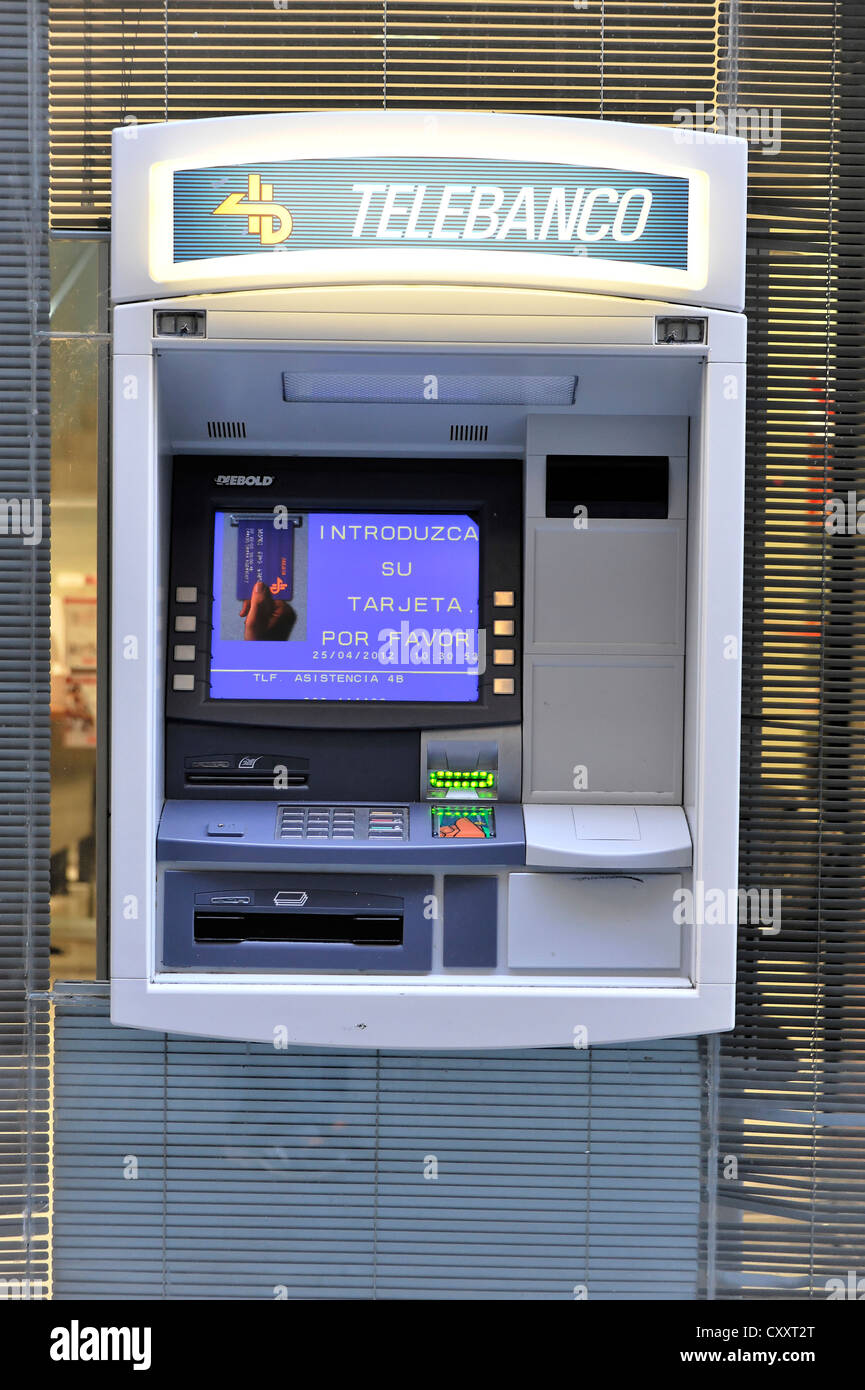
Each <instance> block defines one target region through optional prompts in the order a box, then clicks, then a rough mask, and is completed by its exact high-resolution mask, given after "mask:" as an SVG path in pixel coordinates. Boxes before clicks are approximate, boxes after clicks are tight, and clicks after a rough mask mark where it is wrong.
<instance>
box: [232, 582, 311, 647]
mask: <svg viewBox="0 0 865 1390" xmlns="http://www.w3.org/2000/svg"><path fill="white" fill-rule="evenodd" d="M240 616H241V618H245V619H246V622H245V623H244V625H243V638H244V641H245V642H284V641H285V639H286V638H287V637H288V636H289V635H290V633H291V630H292V628H293V627H294V625H295V623H296V622H297V613H296V612H295V610H294V609H293V608H292V606H291V604H290V603H285V602H284V601H283V600H282V599H275V598H274V597H273V594H272V593H271V592H270V589H269V588H268V587H267V585H266V584H264V583H263V582H262V581H261V580H260V579H259V580H257V581H256V583H255V584H254V585H253V587H252V597H251V598H248V599H244V602H243V607H242V608H241V610H240Z"/></svg>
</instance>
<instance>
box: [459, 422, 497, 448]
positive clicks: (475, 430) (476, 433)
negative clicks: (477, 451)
mask: <svg viewBox="0 0 865 1390" xmlns="http://www.w3.org/2000/svg"><path fill="white" fill-rule="evenodd" d="M489 432H490V427H489V425H451V439H454V440H457V439H458V440H460V442H461V443H463V444H483V443H484V441H485V440H486V438H487V436H488V434H489Z"/></svg>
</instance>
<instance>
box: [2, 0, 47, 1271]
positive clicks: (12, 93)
mask: <svg viewBox="0 0 865 1390" xmlns="http://www.w3.org/2000/svg"><path fill="white" fill-rule="evenodd" d="M46 38H47V34H46V23H45V16H44V14H43V12H42V10H41V8H40V7H39V6H38V5H37V4H36V3H26V4H24V3H22V4H19V5H17V6H14V7H11V8H9V7H7V10H6V13H5V14H4V17H3V49H2V53H0V168H2V172H3V196H2V198H0V323H2V325H3V332H2V333H0V404H2V420H3V429H2V438H0V498H2V499H3V508H4V520H3V526H2V528H0V789H2V819H0V1299H3V1298H6V1297H12V1298H17V1297H27V1296H32V1297H37V1296H39V1293H40V1291H44V1289H47V1284H46V1283H45V1282H44V1281H45V1280H46V1278H47V1273H48V1263H47V1259H48V1238H47V1237H48V1233H47V1213H48V1168H47V1147H48V1145H47V1136H48V1089H49V1087H48V1018H47V1014H48V1005H47V1002H46V1000H45V997H44V992H45V990H46V989H47V984H48V790H49V773H48V761H49V751H50V734H49V716H48V664H49V650H48V571H49V560H48V545H49V541H48V491H49V462H48V452H49V451H48V383H49V363H48V357H47V344H46V342H45V339H44V337H42V336H41V335H42V334H44V332H45V330H46V328H47V318H48V256H47V244H48V242H47V212H48V207H47V202H48V200H47V187H48V170H47V158H46V156H47V142H46V138H45V122H44V113H43V111H42V108H41V101H42V93H43V91H44V82H45V66H44V59H45V47H46ZM24 508H29V509H30V511H29V520H28V523H27V525H28V530H29V531H30V535H31V539H33V540H36V539H37V537H38V534H39V533H38V531H35V530H33V529H32V528H33V524H34V522H36V520H37V518H39V519H40V521H41V540H39V541H38V543H35V544H25V543H24V539H23V535H22V532H21V529H20V527H19V525H18V523H17V521H16V518H17V517H22V518H23V517H24V516H25V512H24V510H23V509H24ZM16 509H21V510H16ZM40 992H41V994H42V997H41V998H40V997H39V995H40ZM40 1281H41V1282H40Z"/></svg>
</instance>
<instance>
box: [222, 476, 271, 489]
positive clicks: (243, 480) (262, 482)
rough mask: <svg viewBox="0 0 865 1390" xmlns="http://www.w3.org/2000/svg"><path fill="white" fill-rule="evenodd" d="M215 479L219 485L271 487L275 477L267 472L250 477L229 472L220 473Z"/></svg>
mask: <svg viewBox="0 0 865 1390" xmlns="http://www.w3.org/2000/svg"><path fill="white" fill-rule="evenodd" d="M213 481H214V483H215V484H216V486H217V487H270V485H271V483H272V482H273V479H272V478H271V477H270V476H269V475H268V474H267V473H259V474H258V475H250V476H249V477H248V478H247V477H245V476H244V475H243V474H242V473H238V474H234V473H232V474H231V475H230V476H229V474H228V473H220V475H219V477H218V478H214V480H213Z"/></svg>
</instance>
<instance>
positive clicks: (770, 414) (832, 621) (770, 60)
mask: <svg viewBox="0 0 865 1390" xmlns="http://www.w3.org/2000/svg"><path fill="white" fill-rule="evenodd" d="M730 10H731V11H734V12H735V13H734V18H735V21H736V29H735V35H734V36H733V37H734V38H735V54H734V55H732V56H731V60H730V63H729V65H728V68H727V72H726V76H727V80H728V81H729V84H730V95H731V97H732V98H733V100H734V101H735V102H736V104H737V105H738V106H739V107H741V108H745V109H747V108H759V109H762V110H765V111H768V112H772V113H777V116H778V117H779V118H780V130H781V149H780V151H779V152H778V153H777V154H774V155H772V156H766V155H761V154H760V153H752V156H751V167H750V200H749V224H748V235H749V243H748V272H747V296H748V305H747V309H748V317H749V368H748V370H749V387H748V400H749V409H748V432H747V450H748V461H747V499H746V506H747V533H746V562H745V564H746V569H745V593H746V605H745V649H744V654H743V672H744V682H743V696H744V700H743V748H742V753H743V759H742V792H741V815H742V831H741V880H742V882H743V883H744V884H746V885H748V886H753V887H760V886H765V887H767V888H775V889H779V890H780V891H781V894H782V897H781V904H782V914H781V923H780V930H778V931H777V932H776V933H774V934H767V933H763V934H761V933H760V932H759V931H757V930H756V929H755V928H753V927H746V926H743V927H742V928H741V937H740V941H741V949H740V959H739V991H738V1014H737V1026H736V1030H735V1032H733V1033H731V1034H729V1035H727V1036H725V1037H724V1038H723V1039H722V1042H721V1048H720V1069H719V1073H718V1082H719V1086H720V1096H719V1126H720V1128H719V1134H718V1148H719V1172H718V1185H717V1196H718V1207H717V1210H718V1213H719V1224H718V1230H717V1259H718V1267H717V1271H716V1273H717V1284H716V1287H717V1292H718V1294H719V1295H720V1296H722V1297H723V1296H729V1297H742V1296H746V1297H749V1298H755V1297H756V1298H760V1297H765V1298H788V1297H809V1296H810V1297H817V1298H820V1297H826V1296H827V1293H828V1292H830V1291H831V1290H832V1288H833V1287H835V1288H837V1286H832V1285H830V1284H829V1283H828V1281H830V1280H832V1279H837V1278H842V1279H843V1278H846V1274H847V1271H848V1270H850V1269H856V1268H857V1267H858V1268H859V1269H860V1270H861V1269H862V1267H863V1259H865V1177H863V1173H865V1163H863V1160H865V1117H863V1104H862V1094H863V1092H862V1082H863V1063H865V1058H863V1050H862V1043H863V1035H865V1009H863V1005H865V995H863V981H865V940H863V915H865V914H863V897H865V893H863V889H865V881H863V878H865V875H863V843H865V841H863V829H865V823H863V792H865V761H863V753H865V747H863V727H865V726H863V718H865V684H863V645H862V638H863V629H865V583H863V581H865V567H863V565H865V562H863V556H865V550H863V546H865V537H863V536H861V535H857V534H853V535H850V534H829V533H827V529H826V521H827V518H826V515H825V507H826V504H827V503H828V502H831V501H832V499H833V498H843V499H844V501H845V503H846V502H847V501H848V492H851V491H853V492H856V493H857V495H858V496H859V497H865V475H863V468H865V462H863V460H865V455H863V450H862V442H863V441H862V428H863V414H862V401H863V391H862V387H863V366H862V363H863V321H862V314H861V305H862V298H863V241H862V231H861V202H862V192H863V185H862V171H863V166H862V135H861V132H862V117H863V90H862V83H861V64H862V57H863V52H865V48H863V36H865V28H863V15H862V9H861V6H858V5H855V4H846V3H843V0H823V3H820V2H819V0H818V3H814V4H808V5H789V4H778V3H757V2H756V0H754V3H751V2H750V0H749V2H748V3H742V4H739V5H737V6H735V7H730ZM725 1170H726V1175H725Z"/></svg>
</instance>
